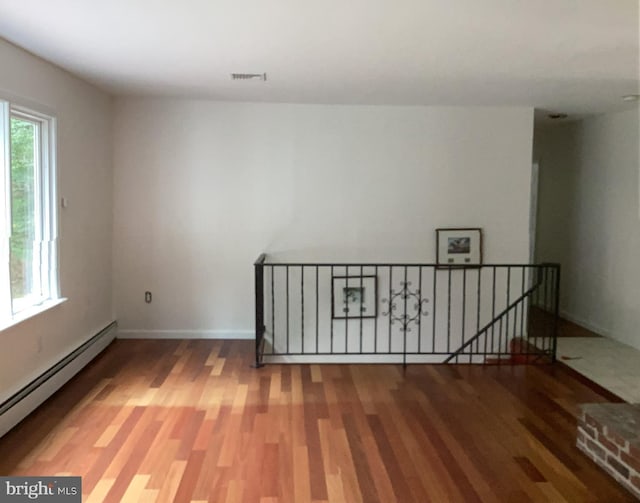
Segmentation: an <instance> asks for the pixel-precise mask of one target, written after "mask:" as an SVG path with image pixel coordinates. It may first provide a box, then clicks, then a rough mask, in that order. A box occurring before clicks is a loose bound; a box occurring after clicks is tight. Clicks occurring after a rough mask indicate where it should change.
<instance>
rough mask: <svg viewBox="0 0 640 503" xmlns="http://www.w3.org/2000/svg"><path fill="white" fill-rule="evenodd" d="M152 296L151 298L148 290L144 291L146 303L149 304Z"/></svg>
mask: <svg viewBox="0 0 640 503" xmlns="http://www.w3.org/2000/svg"><path fill="white" fill-rule="evenodd" d="M152 298H153V297H152V295H151V292H149V291H147V292H144V301H145V302H146V303H147V304H151V300H152Z"/></svg>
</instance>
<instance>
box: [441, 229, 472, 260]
mask: <svg viewBox="0 0 640 503" xmlns="http://www.w3.org/2000/svg"><path fill="white" fill-rule="evenodd" d="M436 264H438V265H439V266H442V267H445V266H457V267H474V266H479V265H480V264H482V229H480V228H451V229H436Z"/></svg>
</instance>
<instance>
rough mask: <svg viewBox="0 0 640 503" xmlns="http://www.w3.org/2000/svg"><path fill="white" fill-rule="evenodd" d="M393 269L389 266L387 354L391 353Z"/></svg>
mask: <svg viewBox="0 0 640 503" xmlns="http://www.w3.org/2000/svg"><path fill="white" fill-rule="evenodd" d="M392 285H393V267H392V266H389V353H391V322H392V321H393V309H392V303H393V287H392Z"/></svg>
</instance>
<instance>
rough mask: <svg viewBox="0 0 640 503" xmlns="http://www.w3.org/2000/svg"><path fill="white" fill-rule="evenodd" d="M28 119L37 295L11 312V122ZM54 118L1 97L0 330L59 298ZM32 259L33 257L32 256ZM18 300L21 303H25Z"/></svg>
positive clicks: (31, 107) (40, 108)
mask: <svg viewBox="0 0 640 503" xmlns="http://www.w3.org/2000/svg"><path fill="white" fill-rule="evenodd" d="M12 117H15V118H17V119H22V120H26V121H29V122H33V123H36V124H37V125H38V128H37V129H38V131H39V134H38V137H39V138H38V140H39V141H38V142H37V151H36V154H35V156H36V159H34V162H35V164H36V167H35V170H34V188H35V190H34V192H35V195H34V216H35V221H36V236H37V238H36V239H37V241H38V242H39V243H40V246H39V248H38V250H39V253H38V254H37V255H38V256H39V258H38V257H34V261H35V260H38V262H37V263H34V265H33V268H34V270H35V269H38V279H37V283H38V285H37V286H38V291H37V292H36V294H35V295H32V296H31V302H26V303H24V306H23V307H21V308H20V309H15V302H14V301H15V299H13V298H12V295H11V272H10V264H11V257H10V253H11V246H10V243H11V241H10V238H11V232H12V213H11V210H12V208H11V118H12ZM56 132H57V120H56V117H55V116H54V115H53V114H51V113H50V112H49V111H47V110H46V109H44V107H39V106H37V105H33V104H23V103H21V102H20V101H18V100H13V99H10V98H6V97H3V96H0V166H2V173H1V174H0V211H2V212H3V216H0V237H1V243H0V329H2V327H3V326H4V325H11V324H13V323H14V322H17V321H21V320H22V319H25V318H28V317H30V316H32V315H34V314H36V313H38V312H41V311H43V310H44V309H45V308H46V307H47V305H48V304H51V305H56V304H58V303H59V302H60V301H61V300H62V299H61V297H60V281H59V272H58V271H59V268H58V244H59V243H58V214H57V176H56V164H57V163H56V160H57V159H56V153H57V152H56ZM34 255H35V254H34ZM28 298H29V297H22V298H21V299H28Z"/></svg>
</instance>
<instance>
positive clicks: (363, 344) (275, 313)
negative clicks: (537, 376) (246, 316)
mask: <svg viewBox="0 0 640 503" xmlns="http://www.w3.org/2000/svg"><path fill="white" fill-rule="evenodd" d="M254 266H255V289H256V291H255V297H256V314H255V319H256V338H255V352H256V354H255V358H256V360H255V362H256V366H260V365H261V364H263V363H267V362H277V361H280V362H286V361H297V362H305V361H306V362H358V361H360V362H379V363H383V362H387V363H390V362H398V363H403V364H405V365H406V364H407V363H443V362H452V363H506V362H512V363H534V362H547V361H553V360H554V359H555V353H556V336H557V319H558V294H559V281H560V267H559V266H558V265H557V264H539V265H538V264H536V265H532V264H517V265H516V264H490V265H481V266H479V267H478V266H476V267H458V266H456V267H454V266H440V265H435V264H390V263H361V264H357V263H278V262H273V261H268V260H267V257H266V256H265V255H264V254H263V255H261V256H260V257H259V258H258V260H256V262H255V264H254Z"/></svg>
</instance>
